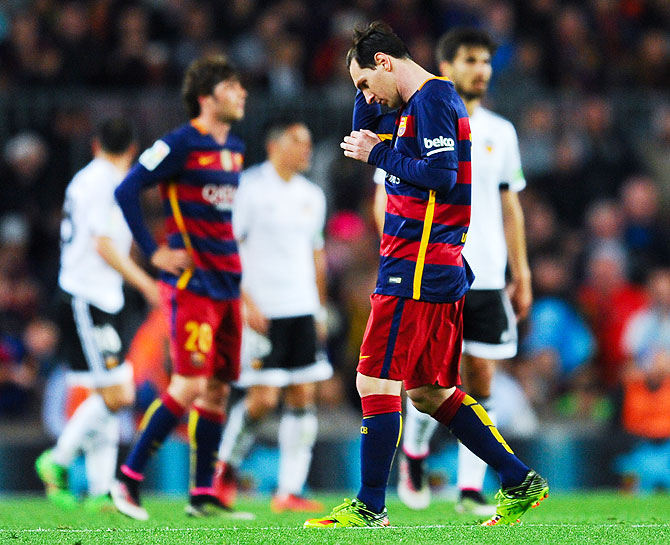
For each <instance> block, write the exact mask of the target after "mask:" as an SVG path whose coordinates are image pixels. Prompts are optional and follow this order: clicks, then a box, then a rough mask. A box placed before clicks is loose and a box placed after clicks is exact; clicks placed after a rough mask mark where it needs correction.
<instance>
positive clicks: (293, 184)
mask: <svg viewBox="0 0 670 545" xmlns="http://www.w3.org/2000/svg"><path fill="white" fill-rule="evenodd" d="M325 218H326V199H325V196H324V194H323V191H322V190H321V188H320V187H318V186H317V185H316V184H314V183H312V182H310V181H309V180H307V178H305V177H304V176H301V175H295V176H294V177H293V178H291V180H289V181H288V182H287V181H285V180H283V179H281V178H280V177H279V175H278V174H277V171H276V170H275V168H274V166H272V164H271V163H270V162H269V161H266V162H264V163H262V164H261V165H257V166H255V167H252V168H250V169H248V170H245V171H244V172H243V173H242V175H241V177H240V186H239V188H238V190H237V194H236V196H235V204H234V207H233V230H234V232H235V237H236V238H237V239H238V240H239V241H240V257H241V259H242V287H243V289H244V290H245V291H247V293H249V295H250V296H251V298H252V299H253V300H254V302H255V303H256V304H257V305H258V307H259V308H260V310H261V312H263V314H265V315H266V316H267V317H268V318H287V317H291V316H302V315H307V314H314V313H315V312H316V311H317V310H318V309H319V306H320V303H319V294H318V290H317V287H316V271H315V268H314V250H317V249H321V248H323V227H324V223H325Z"/></svg>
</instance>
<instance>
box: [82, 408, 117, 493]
mask: <svg viewBox="0 0 670 545" xmlns="http://www.w3.org/2000/svg"><path fill="white" fill-rule="evenodd" d="M120 429H121V418H120V416H119V415H118V414H112V413H109V416H108V418H107V419H106V420H105V421H104V422H102V421H101V422H100V426H99V429H98V430H96V431H97V433H96V434H95V435H94V436H93V437H91V440H90V441H87V442H86V444H85V448H84V455H85V457H86V479H87V481H88V493H89V495H90V496H92V497H94V496H100V495H101V494H106V493H107V492H109V487H110V485H111V484H112V480H113V479H114V474H115V473H116V459H117V457H118V454H119V436H120Z"/></svg>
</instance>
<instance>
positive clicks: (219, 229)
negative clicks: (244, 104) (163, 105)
mask: <svg viewBox="0 0 670 545" xmlns="http://www.w3.org/2000/svg"><path fill="white" fill-rule="evenodd" d="M243 160H244V144H243V143H242V140H240V139H239V138H238V137H236V136H234V135H232V134H229V136H228V139H227V140H226V142H225V143H224V144H223V145H222V144H219V143H218V142H216V141H215V140H214V138H212V136H211V135H210V134H208V133H207V132H206V131H204V130H203V129H202V128H201V127H199V126H198V125H197V123H196V122H194V121H192V122H191V123H187V124H184V125H182V126H180V127H178V128H177V129H175V130H174V131H172V132H170V133H169V134H167V135H165V136H163V137H162V138H161V139H159V140H157V141H156V142H155V143H154V145H153V146H152V147H151V148H149V149H147V150H146V151H145V152H144V153H142V155H140V158H139V161H138V163H137V164H136V165H135V166H134V167H133V168H132V169H131V170H130V172H129V173H128V175H127V176H126V178H125V179H124V180H123V182H122V183H121V184H120V185H119V187H118V188H117V190H116V192H115V195H116V199H117V201H118V202H119V205H120V206H121V209H122V210H123V214H124V216H125V218H126V221H127V222H128V225H129V226H130V229H131V231H132V232H133V236H134V237H135V239H136V240H137V243H138V245H139V246H140V248H142V250H143V251H144V252H145V253H146V254H147V256H151V255H152V254H153V253H154V252H155V250H156V248H157V245H156V242H155V240H154V238H153V237H152V235H151V233H150V232H149V230H148V229H147V226H146V224H145V222H144V219H143V216H142V210H141V207H140V193H141V192H142V190H143V189H144V188H146V187H149V186H153V185H156V184H158V185H159V188H160V194H161V197H162V200H163V214H164V217H165V221H166V231H167V243H168V245H169V246H170V248H175V249H177V248H184V249H186V250H187V251H188V252H189V254H190V256H191V258H192V259H193V262H194V264H195V267H194V269H193V270H187V271H184V273H183V274H181V275H180V276H178V277H177V276H175V275H172V274H170V273H168V272H166V271H161V272H160V278H161V280H163V281H165V282H167V283H169V284H171V285H173V286H176V287H177V288H179V289H187V290H189V291H193V292H194V293H197V294H199V295H204V296H206V297H211V298H212V299H217V300H223V299H234V298H237V297H239V295H240V288H239V285H240V278H241V274H242V267H241V264H240V257H239V254H238V249H237V243H236V241H235V238H234V236H233V227H232V207H233V200H234V197H235V192H236V191H237V187H238V185H239V177H240V172H241V171H242V164H243Z"/></svg>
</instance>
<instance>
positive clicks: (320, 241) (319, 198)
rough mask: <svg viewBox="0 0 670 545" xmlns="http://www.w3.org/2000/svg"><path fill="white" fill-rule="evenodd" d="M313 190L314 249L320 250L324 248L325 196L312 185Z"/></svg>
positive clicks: (318, 188) (317, 187)
mask: <svg viewBox="0 0 670 545" xmlns="http://www.w3.org/2000/svg"><path fill="white" fill-rule="evenodd" d="M313 188H314V194H315V198H314V201H315V205H316V214H315V218H316V221H315V225H314V227H315V231H314V249H315V250H322V249H323V246H324V238H323V230H324V229H325V227H326V195H325V194H324V193H323V190H322V189H321V188H320V187H319V186H317V185H314V186H313Z"/></svg>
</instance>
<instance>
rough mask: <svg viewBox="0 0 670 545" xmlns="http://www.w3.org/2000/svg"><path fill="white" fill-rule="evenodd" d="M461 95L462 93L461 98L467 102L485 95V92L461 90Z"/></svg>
mask: <svg viewBox="0 0 670 545" xmlns="http://www.w3.org/2000/svg"><path fill="white" fill-rule="evenodd" d="M458 94H459V95H461V98H462V99H463V100H464V101H465V102H470V101H471V100H478V99H480V98H482V97H483V96H484V93H466V92H459V93H458Z"/></svg>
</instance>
